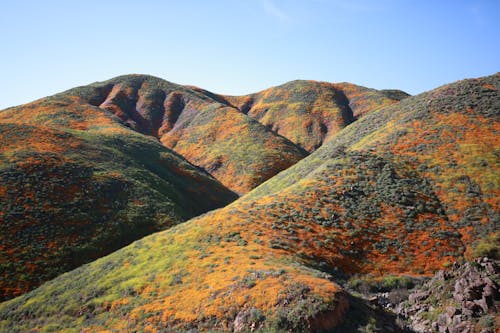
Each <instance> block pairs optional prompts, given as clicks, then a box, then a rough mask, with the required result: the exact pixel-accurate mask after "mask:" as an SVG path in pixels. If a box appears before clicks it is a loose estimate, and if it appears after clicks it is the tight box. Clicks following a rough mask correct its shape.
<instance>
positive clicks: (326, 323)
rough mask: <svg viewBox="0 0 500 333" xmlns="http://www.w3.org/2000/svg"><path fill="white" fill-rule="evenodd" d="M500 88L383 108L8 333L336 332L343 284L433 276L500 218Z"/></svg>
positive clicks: (127, 253)
mask: <svg viewBox="0 0 500 333" xmlns="http://www.w3.org/2000/svg"><path fill="white" fill-rule="evenodd" d="M498 88H499V75H494V76H490V77H485V78H481V79H475V80H467V81H462V82H458V83H454V84H451V85H448V86H444V87H441V88H438V89H436V90H433V91H431V92H429V93H426V94H422V95H420V96H416V97H412V98H409V99H405V100H404V101H403V102H402V103H401V104H399V105H396V106H389V107H387V108H384V109H380V110H377V111H374V112H371V113H369V114H368V115H367V116H365V117H363V118H361V120H360V121H358V122H356V123H355V124H353V125H351V126H349V127H348V128H346V129H345V130H343V131H342V132H341V133H340V134H339V135H338V136H337V137H336V138H335V139H333V140H332V141H331V142H330V143H329V144H327V145H325V146H323V147H322V148H320V149H319V150H318V151H316V152H315V153H313V154H312V155H311V156H309V157H308V158H306V159H304V160H303V161H301V162H300V163H298V164H297V165H296V166H294V167H292V168H290V169H288V170H287V171H285V172H282V173H280V174H279V175H278V176H276V177H274V178H273V179H272V180H270V181H268V182H266V183H264V184H263V185H261V186H260V187H259V188H257V189H256V190H254V191H253V192H251V193H250V194H249V195H247V196H245V197H243V198H241V199H240V200H237V201H235V202H234V203H232V204H231V205H229V206H227V207H225V208H223V209H220V210H217V211H214V212H211V213H209V214H206V215H204V216H201V217H199V218H196V219H194V220H191V221H189V222H187V223H185V224H183V225H181V226H177V227H175V228H173V229H170V230H168V231H165V232H162V233H158V234H155V235H153V236H149V237H147V238H144V239H142V240H140V241H138V242H135V243H134V244H132V245H130V246H128V247H126V248H124V249H122V250H120V251H117V252H115V253H113V254H112V255H110V256H107V257H105V258H102V259H100V260H98V261H96V262H93V263H91V264H89V265H86V266H83V267H81V268H79V269H77V270H75V271H72V272H70V273H67V274H64V275H62V276H60V277H58V278H57V279H55V280H53V281H51V282H49V283H47V284H45V285H44V286H42V287H41V288H38V289H37V290H35V291H33V292H31V293H29V294H27V295H24V296H22V297H20V298H17V299H15V300H13V301H9V302H5V303H3V304H1V305H0V319H1V320H2V321H1V324H0V325H2V326H0V328H1V329H2V330H7V331H11V332H16V331H23V330H28V329H33V330H34V331H38V330H41V331H44V330H45V331H51V330H52V331H59V330H62V329H63V328H65V329H66V330H67V331H68V332H79V331H81V330H82V328H83V331H98V330H99V329H108V330H112V329H115V330H122V331H124V330H126V329H134V330H144V331H146V332H147V331H150V332H154V331H161V329H163V328H165V327H168V328H169V329H172V330H175V331H182V330H186V331H187V330H189V329H192V328H198V329H202V330H207V329H222V330H229V329H237V328H239V327H240V326H243V327H244V328H245V329H248V330H249V329H250V328H251V327H256V328H263V329H270V330H292V331H308V330H312V331H319V330H321V329H328V328H331V327H334V326H336V325H337V323H338V321H339V320H340V319H341V318H342V316H343V314H344V313H345V311H346V302H347V298H346V297H345V295H344V294H343V292H342V291H341V290H340V289H339V287H338V286H337V285H336V284H335V283H333V282H331V281H332V280H335V279H343V278H345V277H348V276H350V275H353V274H371V275H372V276H377V275H384V274H396V275H397V274H428V273H431V272H433V271H435V270H436V269H439V268H441V267H442V265H443V264H446V263H447V262H449V261H451V260H454V259H455V258H457V257H459V256H461V255H462V254H463V251H464V241H465V243H466V245H467V244H468V242H471V241H473V240H474V239H475V238H478V237H480V236H478V235H480V234H482V233H488V231H489V230H491V229H492V228H493V227H494V225H495V223H497V222H498V220H497V215H495V214H497V212H498V199H497V198H498V189H499V186H498V158H496V159H495V158H492V155H493V154H497V152H498V144H497V142H496V141H495V139H496V138H497V137H498V110H499V109H500V108H499V107H498V94H497V91H498ZM464 182H466V184H467V186H464V185H463V184H464ZM474 209H481V210H483V211H481V212H480V214H481V215H479V216H480V217H481V218H480V219H475V218H473V217H474V216H476V215H474V214H472V213H471V212H474ZM457 229H458V230H459V231H460V232H461V233H462V235H463V237H462V239H461V234H460V233H459V232H457Z"/></svg>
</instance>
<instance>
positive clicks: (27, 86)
mask: <svg viewBox="0 0 500 333" xmlns="http://www.w3.org/2000/svg"><path fill="white" fill-rule="evenodd" d="M0 9H1V11H0V15H1V16H0V47H1V50H0V51H1V52H0V109H2V108H5V107H8V106H13V105H17V104H21V103H25V102H29V101H31V100H33V99H37V98H40V97H44V96H47V95H51V94H54V93H56V92H59V91H63V90H66V89H69V88H72V87H74V86H78V85H83V84H88V83H91V82H95V81H102V80H106V79H109V78H112V77H114V76H118V75H122V74H128V73H144V74H152V75H155V76H159V77H161V78H164V79H166V80H169V81H172V82H176V83H181V84H192V85H197V86H200V87H203V88H205V89H208V90H212V91H214V92H218V93H225V94H246V93H251V92H255V91H259V90H262V89H264V88H267V87H269V86H273V85H278V84H281V83H284V82H286V81H289V80H293V79H312V80H321V81H330V82H341V81H349V82H352V83H356V84H360V85H364V86H368V87H372V88H379V89H382V88H399V89H403V90H405V91H407V92H409V93H411V94H416V93H420V92H423V91H426V90H429V89H432V88H435V87H437V86H439V85H441V84H444V83H448V82H451V81H455V80H459V79H462V78H468V77H477V76H482V75H489V74H493V73H495V72H497V71H500V1H497V0H449V1H448V0H440V1H437V0H434V1H430V0H429V1H427V0H379V1H368V0H331V1H329V0H210V1H209V0H183V1H180V0H179V1H173V0H172V1H170V0H164V1H160V0H157V1H153V0H142V1H139V0H137V1H132V0H119V1H118V0H99V1H95V0H85V1H83V0H82V1H78V0H71V1H70V0H65V1H55V0H45V1H38V0H37V1H34V0H33V1H27V0H15V1H14V0H12V1H7V0H6V1H2V2H1V3H0Z"/></svg>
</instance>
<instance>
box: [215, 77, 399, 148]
mask: <svg viewBox="0 0 500 333" xmlns="http://www.w3.org/2000/svg"><path fill="white" fill-rule="evenodd" d="M392 92H393V93H392V94H390V93H387V92H384V91H378V90H375V89H369V88H365V87H361V86H357V85H354V84H350V83H327V82H317V81H304V80H296V81H291V82H288V83H285V84H283V85H281V86H277V87H272V88H269V89H266V90H264V91H261V92H259V93H255V94H251V95H247V96H238V97H236V96H222V97H221V98H224V99H225V100H227V101H228V102H229V103H230V104H232V105H235V106H236V107H237V108H238V109H239V110H241V111H242V112H243V113H245V114H248V115H249V116H250V117H252V118H254V119H256V120H258V121H259V122H260V123H262V124H263V125H265V126H267V127H269V128H271V129H272V130H273V131H275V132H277V133H278V134H280V135H283V136H284V137H286V138H288V139H290V140H291V141H292V142H294V143H295V144H297V145H299V146H300V147H302V148H304V149H305V150H307V151H308V152H312V151H314V150H316V149H317V148H318V147H320V146H321V145H322V144H323V143H324V142H328V141H329V140H330V139H331V138H333V137H334V136H335V135H336V134H337V133H338V132H339V131H340V130H342V129H343V128H344V127H346V126H347V125H349V124H350V123H352V122H353V121H354V120H355V119H357V118H359V117H361V116H363V115H365V114H367V113H368V112H370V111H372V110H375V109H377V108H380V107H383V106H387V105H390V104H393V103H396V102H398V101H399V100H400V99H403V98H404V97H407V96H408V95H407V94H405V93H403V92H401V91H392Z"/></svg>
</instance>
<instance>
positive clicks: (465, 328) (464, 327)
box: [450, 321, 474, 333]
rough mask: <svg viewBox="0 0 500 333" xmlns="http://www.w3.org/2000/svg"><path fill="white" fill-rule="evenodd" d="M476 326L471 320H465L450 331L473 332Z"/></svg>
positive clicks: (452, 332) (451, 332)
mask: <svg viewBox="0 0 500 333" xmlns="http://www.w3.org/2000/svg"><path fill="white" fill-rule="evenodd" d="M473 332H474V326H473V325H472V324H471V323H470V322H469V321H463V322H461V323H460V324H458V325H456V326H453V327H452V328H451V329H450V333H473Z"/></svg>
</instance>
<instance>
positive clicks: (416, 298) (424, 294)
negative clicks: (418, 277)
mask: <svg viewBox="0 0 500 333" xmlns="http://www.w3.org/2000/svg"><path fill="white" fill-rule="evenodd" d="M430 294H431V293H430V291H420V292H415V293H412V294H410V296H409V297H408V300H409V301H410V303H413V304H414V303H416V302H421V301H423V300H426V299H427V298H428V297H429V296H430Z"/></svg>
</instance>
